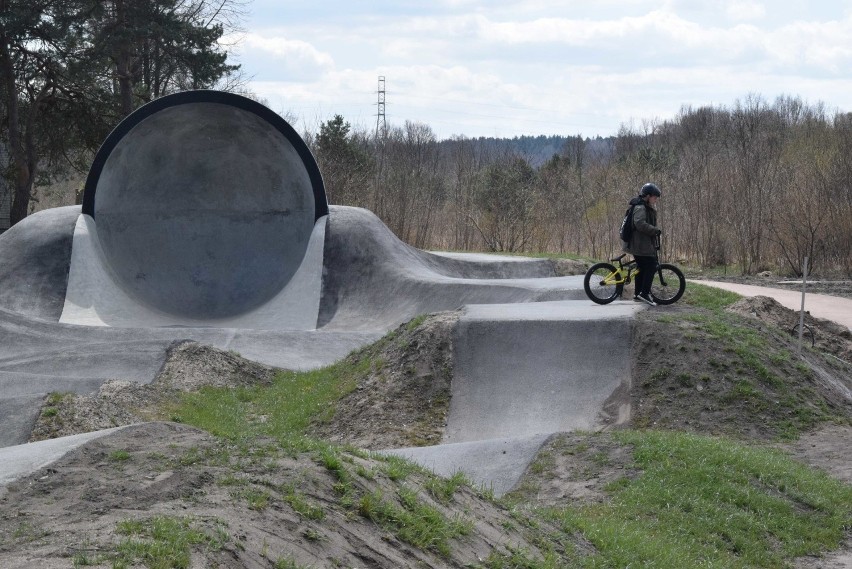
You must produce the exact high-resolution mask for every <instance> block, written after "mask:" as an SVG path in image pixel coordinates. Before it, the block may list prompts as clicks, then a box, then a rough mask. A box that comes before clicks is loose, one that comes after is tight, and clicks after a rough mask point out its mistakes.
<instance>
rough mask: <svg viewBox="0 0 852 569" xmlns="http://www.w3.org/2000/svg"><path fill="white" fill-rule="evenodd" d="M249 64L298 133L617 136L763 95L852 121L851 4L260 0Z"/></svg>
mask: <svg viewBox="0 0 852 569" xmlns="http://www.w3.org/2000/svg"><path fill="white" fill-rule="evenodd" d="M248 9H249V18H248V21H247V22H246V26H245V27H246V32H245V33H244V34H243V35H242V36H241V38H240V42H239V44H238V48H237V55H238V61H239V62H240V63H241V64H242V65H243V70H244V72H245V73H246V75H248V76H249V77H250V78H251V83H250V85H249V87H250V89H251V90H252V91H253V92H255V93H256V94H257V95H259V96H260V97H262V98H263V99H265V100H266V102H267V103H268V104H269V106H270V107H272V108H273V110H276V111H278V112H281V113H282V114H283V113H288V114H290V115H291V116H294V117H296V118H297V121H296V124H295V126H296V128H297V130H299V131H303V130H305V129H308V130H312V131H313V130H316V128H317V125H318V124H319V123H320V122H322V121H325V120H328V119H329V118H331V117H332V116H333V115H335V114H341V115H343V116H344V118H345V119H346V120H347V121H349V122H350V123H352V124H353V125H360V126H362V127H364V128H368V129H371V130H372V129H375V126H376V113H377V99H378V96H377V89H378V77H379V76H380V75H382V76H384V77H385V89H386V94H385V102H386V109H385V110H386V116H387V121H388V123H389V124H391V125H399V126H401V125H403V124H404V123H405V121H407V120H409V121H415V122H421V123H425V124H427V125H429V126H431V127H432V129H433V130H434V132H435V134H436V135H437V136H438V138H440V139H443V138H449V137H451V136H454V135H465V136H468V137H475V136H497V137H512V136H520V135H539V134H559V135H576V134H580V135H583V136H592V137H593V136H596V135H600V136H610V135H614V134H616V133H617V132H618V129H619V126H620V125H622V124H628V125H629V124H633V125H636V126H640V125H642V123H643V121H646V122H647V121H653V120H665V119H670V118H672V117H674V116H676V115H677V114H678V112H679V111H680V109H681V108H682V107H683V106H692V107H693V108H695V107H700V106H705V105H713V106H716V107H719V106H724V107H728V108H730V107H733V106H734V104H735V103H736V101H737V100H740V101H742V100H744V99H745V98H746V97H747V96H748V95H749V94H757V95H760V96H761V97H763V98H764V99H765V100H766V101H768V102H770V103H771V102H772V101H774V100H775V98H776V97H778V96H780V95H792V96H799V97H801V98H802V99H803V100H804V101H805V102H807V103H810V104H815V103H817V102H822V103H824V104H825V105H826V107H827V108H828V109H829V110H830V111H834V110H840V111H844V112H847V111H852V0H808V1H805V0H801V1H800V0H778V1H771V2H770V1H765V2H762V1H748V0H746V1H737V0H694V1H693V0H670V1H656V2H654V1H650V0H580V1H570V0H563V1H551V0H524V1H511V2H510V1H504V0H495V1H484V0H428V1H423V2H413V1H405V0H400V1H389V0H373V1H360V0H339V1H338V0H334V1H332V0H302V1H294V0H251V2H250V3H249V4H248Z"/></svg>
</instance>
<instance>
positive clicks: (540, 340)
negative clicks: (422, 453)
mask: <svg viewBox="0 0 852 569" xmlns="http://www.w3.org/2000/svg"><path fill="white" fill-rule="evenodd" d="M639 309H640V307H639V306H638V305H636V304H635V303H632V302H630V303H613V304H610V305H607V306H600V305H596V304H594V303H592V302H591V301H588V300H586V301H566V302H541V303H535V304H514V305H473V306H468V307H467V309H466V311H465V314H464V315H463V316H462V318H461V319H460V320H459V322H458V325H457V327H456V331H455V334H454V340H453V341H454V346H455V348H454V349H455V358H456V368H455V374H454V377H453V386H452V398H451V400H450V412H449V417H448V419H447V428H446V431H445V434H444V442H446V443H459V442H467V441H479V440H487V439H495V438H504V437H527V436H532V435H536V434H544V433H556V432H564V431H570V430H576V429H589V430H591V429H595V428H597V427H599V426H601V421H600V413H601V411H602V410H603V407H604V403H605V402H606V400H607V399H608V398H609V397H610V396H611V395H612V394H613V392H615V390H616V389H617V388H618V387H619V386H620V385H621V384H622V383H625V382H628V383H629V381H630V339H631V330H632V316H633V314H634V313H635V312H636V310H639Z"/></svg>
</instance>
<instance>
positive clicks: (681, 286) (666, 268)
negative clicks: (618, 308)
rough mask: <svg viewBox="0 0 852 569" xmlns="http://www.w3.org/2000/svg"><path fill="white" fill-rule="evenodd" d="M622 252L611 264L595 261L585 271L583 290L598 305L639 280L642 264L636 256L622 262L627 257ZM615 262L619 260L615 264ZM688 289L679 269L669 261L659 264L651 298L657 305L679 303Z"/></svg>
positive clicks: (607, 301)
mask: <svg viewBox="0 0 852 569" xmlns="http://www.w3.org/2000/svg"><path fill="white" fill-rule="evenodd" d="M626 256H627V254H626V253H622V254H621V255H619V256H618V257H616V258H614V259H610V262H609V263H595V264H594V265H592V266H591V267H589V270H588V271H586V276H585V277H584V278H583V289H584V290H585V291H586V295H587V296H588V297H589V298H590V299H592V300H593V301H594V302H596V303H598V304H609V303H610V302H612V301H613V300H615V299H616V298H619V297H620V296H621V293H622V292H623V291H624V286H625V285H628V284H630V283H631V282H633V281H635V280H636V276H637V275H638V274H639V267H638V266H637V265H636V259H632V260H630V261H628V262H627V263H624V262H622V259H624V257H626ZM612 263H618V266H617V267H616V266H615V265H613V264H612ZM684 290H686V279H685V278H684V276H683V273H682V272H681V270H680V269H678V268H677V267H675V266H674V265H672V264H669V263H657V270H656V271H655V274H654V281H653V283H652V284H651V298H653V299H654V302H656V303H657V304H672V303H674V302H677V301H678V300H679V299H680V297H681V296H683V291H684Z"/></svg>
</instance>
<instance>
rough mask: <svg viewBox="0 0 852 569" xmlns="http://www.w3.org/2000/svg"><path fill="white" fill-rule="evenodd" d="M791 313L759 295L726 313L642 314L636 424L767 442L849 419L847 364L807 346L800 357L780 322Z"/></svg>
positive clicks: (851, 383) (676, 309)
mask: <svg viewBox="0 0 852 569" xmlns="http://www.w3.org/2000/svg"><path fill="white" fill-rule="evenodd" d="M785 311H786V312H785ZM791 313H792V311H788V310H787V309H785V308H783V307H781V306H779V305H777V303H774V301H767V299H763V298H761V297H755V298H751V299H743V300H741V301H740V302H738V303H737V304H736V305H734V307H733V309H732V310H730V311H725V312H712V311H708V310H703V309H698V308H694V307H690V306H686V305H683V306H671V307H667V309H666V310H664V311H663V310H656V311H652V310H649V311H644V312H642V313H640V314H638V315H637V317H636V323H635V329H634V330H635V331H634V339H633V346H632V350H633V362H634V364H633V365H634V369H633V382H634V383H633V389H632V393H631V398H632V410H633V417H632V421H631V422H632V426H634V427H638V428H646V427H652V428H666V429H679V430H687V431H692V432H698V433H706V434H719V435H727V436H732V437H735V438H740V439H748V440H756V441H773V440H778V439H792V438H796V437H797V436H798V435H799V434H800V433H803V432H808V431H811V430H813V429H815V428H817V427H819V426H820V425H822V424H823V423H826V422H836V421H840V422H842V423H844V424H850V421H852V389H850V388H852V365H850V364H848V363H846V362H844V361H842V360H840V359H838V358H837V357H835V356H833V355H832V356H827V355H824V354H823V353H822V352H821V351H819V350H816V349H811V348H809V347H808V348H806V350H805V353H804V356H805V359H804V361H803V360H802V359H800V358H798V357H797V356H796V347H797V346H796V341H795V339H794V337H793V336H792V335H791V334H790V333H789V332H788V331H786V330H785V329H783V328H780V327H779V323H785V322H791V321H792V320H793V319H792V318H791ZM742 314H748V317H744V316H742ZM755 316H757V317H758V318H759V319H760V324H759V325H757V326H755V323H754V317H755ZM835 336H836V335H835ZM840 340H843V338H842V336H841V337H839V339H837V340H836V341H837V342H839V341H840ZM834 341H835V340H832V342H834ZM832 345H833V344H832Z"/></svg>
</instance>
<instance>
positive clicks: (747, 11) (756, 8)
mask: <svg viewBox="0 0 852 569" xmlns="http://www.w3.org/2000/svg"><path fill="white" fill-rule="evenodd" d="M725 14H726V15H727V16H728V19H730V20H732V21H735V22H747V21H753V20H760V19H762V18H763V17H764V16H766V6H764V5H763V3H762V2H742V1H736V0H735V1H733V2H728V4H727V6H725Z"/></svg>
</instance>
